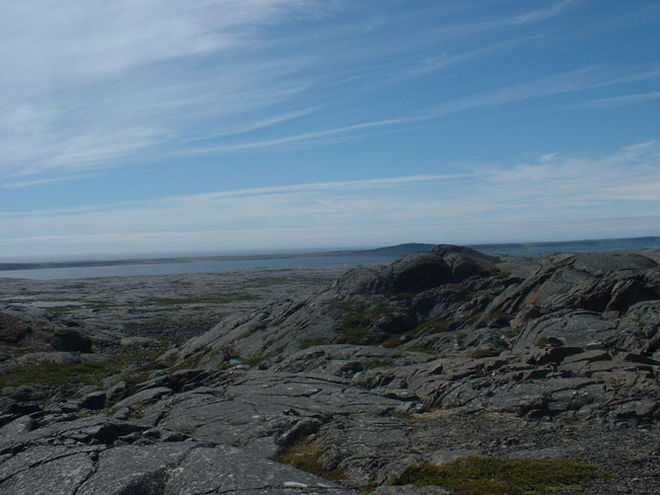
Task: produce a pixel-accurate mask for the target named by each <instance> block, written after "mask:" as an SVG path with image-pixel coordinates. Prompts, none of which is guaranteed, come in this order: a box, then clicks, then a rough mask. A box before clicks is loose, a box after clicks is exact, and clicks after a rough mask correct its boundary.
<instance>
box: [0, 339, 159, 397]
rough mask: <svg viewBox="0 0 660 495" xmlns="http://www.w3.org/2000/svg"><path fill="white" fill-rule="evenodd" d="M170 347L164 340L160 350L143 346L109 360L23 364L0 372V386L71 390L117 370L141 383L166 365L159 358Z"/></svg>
mask: <svg viewBox="0 0 660 495" xmlns="http://www.w3.org/2000/svg"><path fill="white" fill-rule="evenodd" d="M167 347H169V343H166V342H163V343H161V344H160V345H159V346H158V349H152V350H148V349H141V350H139V351H136V352H130V353H124V354H121V355H118V356H115V358H114V359H108V360H107V361H93V362H87V363H75V364H71V363H69V364H62V363H53V362H44V363H41V364H38V365H29V366H23V367H21V368H17V369H15V370H12V371H10V372H8V373H5V374H3V375H0V388H3V387H8V386H9V387H16V386H18V385H31V384H35V385H56V386H62V387H63V388H65V389H71V388H74V387H76V386H81V385H99V384H100V383H101V381H102V380H103V379H104V378H106V377H108V376H110V375H114V374H117V373H121V374H122V375H123V378H124V379H125V380H126V382H128V383H140V382H142V381H145V380H146V379H147V378H148V376H149V374H150V373H151V372H152V371H154V370H156V369H161V368H165V367H166V365H165V364H162V363H160V362H158V361H157V359H158V357H160V356H161V355H162V354H163V352H164V351H165V350H166V349H167Z"/></svg>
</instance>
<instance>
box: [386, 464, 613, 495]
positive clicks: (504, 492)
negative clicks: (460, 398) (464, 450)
mask: <svg viewBox="0 0 660 495" xmlns="http://www.w3.org/2000/svg"><path fill="white" fill-rule="evenodd" d="M608 476H611V475H610V474H608V473H605V472H602V471H598V469H597V468H596V466H593V465H591V464H586V463H584V462H582V461H579V460H577V459H535V458H505V457H479V456H473V457H461V458H458V459H456V460H455V461H453V462H450V463H448V464H443V465H442V466H435V465H432V464H416V465H413V466H409V467H408V468H406V470H405V471H404V472H403V473H402V474H401V475H400V476H399V477H398V478H397V479H395V480H394V481H393V482H392V484H393V485H408V484H412V485H416V486H427V485H437V486H441V487H443V488H446V489H448V490H451V491H452V492H453V493H455V494H457V495H522V494H530V493H552V492H557V491H562V490H569V489H570V490H575V491H579V490H581V489H582V485H581V483H582V482H584V481H585V480H589V479H594V478H603V477H608Z"/></svg>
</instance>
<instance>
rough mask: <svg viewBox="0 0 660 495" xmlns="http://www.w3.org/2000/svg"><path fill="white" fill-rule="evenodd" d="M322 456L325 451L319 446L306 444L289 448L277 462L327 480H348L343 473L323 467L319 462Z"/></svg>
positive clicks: (277, 458)
mask: <svg viewBox="0 0 660 495" xmlns="http://www.w3.org/2000/svg"><path fill="white" fill-rule="evenodd" d="M322 454H323V451H322V450H321V448H320V447H319V446H318V445H317V444H315V443H307V442H306V443H301V444H297V445H293V446H291V447H289V448H287V449H286V450H285V451H284V452H282V453H281V454H280V455H278V456H277V457H276V458H275V460H277V461H279V462H282V463H284V464H289V465H291V466H293V467H295V468H297V469H300V470H302V471H307V472H308V473H312V474H315V475H316V476H320V477H322V478H325V479H327V480H332V481H339V480H343V479H346V475H345V474H344V473H342V472H341V471H339V470H337V469H326V468H325V467H323V464H322V463H321V462H320V460H319V459H320V457H321V455H322Z"/></svg>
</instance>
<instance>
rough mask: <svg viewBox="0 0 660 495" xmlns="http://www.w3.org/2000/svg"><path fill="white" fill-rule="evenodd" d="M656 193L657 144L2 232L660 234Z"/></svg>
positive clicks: (188, 198)
mask: <svg viewBox="0 0 660 495" xmlns="http://www.w3.org/2000/svg"><path fill="white" fill-rule="evenodd" d="M658 190H660V148H659V147H658V143H657V142H655V141H650V142H645V143H638V144H635V145H632V146H628V147H625V148H622V149H620V150H618V151H616V152H614V153H611V154H609V155H604V156H582V157H579V156H578V157H572V156H563V155H560V154H553V155H549V156H545V157H543V158H542V159H540V160H539V161H538V162H532V163H522V164H519V165H517V166H515V167H513V168H511V169H503V168H499V167H493V166H482V167H476V168H475V169H474V170H473V171H472V172H469V173H465V174H427V175H414V176H401V177H390V178H374V179H365V180H355V181H337V182H318V183H309V184H291V185H286V186H279V187H263V188H250V189H237V190H230V191H219V192H215V193H208V194H194V195H185V196H169V197H163V198H160V199H156V200H150V201H134V202H121V203H113V204H104V205H91V206H89V207H87V208H79V209H74V210H69V211H67V210H54V211H48V210H45V211H41V212H24V213H11V214H3V215H0V231H2V232H3V233H4V239H3V242H4V244H5V246H7V248H6V249H7V250H9V249H13V250H16V248H17V247H21V249H22V248H25V250H26V251H30V249H36V247H35V246H37V245H39V244H40V243H46V241H47V243H48V245H49V247H50V249H52V251H53V252H56V251H57V250H58V249H59V250H64V246H67V249H69V248H70V247H71V246H76V249H77V250H78V251H85V250H93V249H101V250H103V249H105V248H104V247H103V245H102V240H103V241H107V242H110V243H111V244H112V245H113V246H115V247H114V248H112V249H116V250H121V251H122V252H126V251H130V250H137V251H140V252H142V251H146V250H147V249H148V247H149V246H153V244H152V242H154V241H153V240H154V239H160V240H165V239H168V242H169V241H171V244H167V243H166V244H163V245H165V246H167V247H166V248H164V249H165V250H167V249H170V250H176V249H182V246H183V245H184V244H185V242H184V241H185V240H188V241H192V240H193V239H194V243H195V245H196V246H198V247H199V249H202V248H203V249H212V248H213V247H214V246H216V249H240V248H247V247H250V246H252V247H254V246H255V245H264V244H263V242H265V241H267V245H268V246H269V248H271V249H276V248H286V247H289V248H293V247H296V245H297V244H298V243H299V242H300V243H303V244H304V247H323V246H325V247H328V246H330V247H331V246H342V245H348V244H356V243H362V244H367V245H373V244H374V243H383V242H390V241H392V242H394V241H396V242H404V241H410V240H425V241H429V242H434V240H433V239H435V241H437V242H441V241H448V242H449V241H451V242H463V243H468V242H488V241H506V240H508V241H520V240H530V241H532V240H544V239H551V238H553V237H554V238H564V239H566V238H571V236H572V238H585V237H602V236H606V235H610V234H613V235H616V236H622V235H651V234H653V232H655V234H656V235H657V233H658V229H660V217H659V216H658V215H655V216H654V215H649V212H653V211H656V212H657V211H660V196H658V195H657V191H658ZM624 202H625V204H626V208H625V214H624V213H623V211H624V209H623V208H622V207H621V205H622V204H623V203H624ZM625 218H628V219H630V218H635V219H637V220H634V221H632V220H631V221H630V222H628V223H626V221H625V220H624V219H625ZM643 218H647V219H648V222H647V224H646V225H645V224H644V223H643V221H642V220H640V219H643ZM612 225H616V226H617V228H618V229H619V230H618V231H617V232H618V233H615V231H614V230H611V228H612V227H611V226H612ZM579 226H581V228H579ZM654 229H655V230H654ZM431 238H433V239H431ZM220 239H224V240H223V241H222V243H220V244H217V243H219V242H220ZM229 239H230V240H229ZM257 241H258V242H257ZM255 242H256V244H255ZM214 243H216V244H214ZM218 246H221V247H218ZM110 248H111V247H108V248H107V249H110ZM60 252H63V251H60Z"/></svg>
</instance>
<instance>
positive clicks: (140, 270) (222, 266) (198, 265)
mask: <svg viewBox="0 0 660 495" xmlns="http://www.w3.org/2000/svg"><path fill="white" fill-rule="evenodd" d="M398 257H399V256H394V255H393V256H292V257H290V258H270V257H264V258H251V259H232V260H221V261H218V260H213V261H202V260H199V261H185V262H180V263H176V262H168V263H137V264H126V265H113V266H72V267H61V268H36V269H30V270H5V271H0V279H1V278H31V279H36V280H58V279H71V278H98V277H130V276H135V275H174V274H181V273H208V272H225V271H234V270H263V269H277V268H303V267H308V266H331V265H366V264H375V263H390V262H392V261H394V260H395V259H397V258H398Z"/></svg>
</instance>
